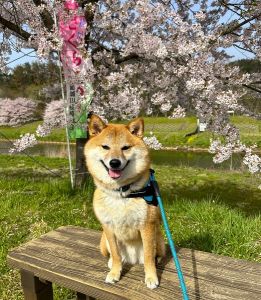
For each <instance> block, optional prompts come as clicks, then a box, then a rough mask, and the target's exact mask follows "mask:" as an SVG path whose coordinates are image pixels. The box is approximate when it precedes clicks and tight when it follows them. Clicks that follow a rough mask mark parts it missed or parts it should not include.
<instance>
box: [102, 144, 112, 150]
mask: <svg viewBox="0 0 261 300" xmlns="http://www.w3.org/2000/svg"><path fill="white" fill-rule="evenodd" d="M102 148H103V149H105V150H110V147H109V146H107V145H102Z"/></svg>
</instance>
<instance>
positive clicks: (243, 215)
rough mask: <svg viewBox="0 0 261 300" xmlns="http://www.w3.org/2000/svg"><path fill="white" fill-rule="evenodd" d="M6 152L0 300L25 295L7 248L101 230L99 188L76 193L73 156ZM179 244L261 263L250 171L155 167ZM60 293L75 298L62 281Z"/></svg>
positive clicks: (0, 184)
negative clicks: (73, 230) (72, 229)
mask: <svg viewBox="0 0 261 300" xmlns="http://www.w3.org/2000/svg"><path fill="white" fill-rule="evenodd" d="M36 159H37V160H38V161H40V162H41V163H42V164H44V165H46V166H48V167H49V168H50V169H51V170H52V171H53V172H57V173H58V174H60V175H62V177H55V176H54V175H53V174H50V173H49V172H48V171H46V170H43V169H39V166H38V165H37V164H35V162H33V161H31V160H30V158H27V157H24V156H8V155H1V156H0V166H1V167H0V207H1V209H0V237H1V243H0V274H1V276H0V299H2V300H20V299H23V298H22V293H21V290H20V288H19V275H18V272H17V271H14V270H10V269H9V268H8V267H7V265H6V254H7V251H8V250H9V249H11V248H13V247H15V246H17V245H19V244H21V243H23V242H25V241H27V240H30V239H32V238H34V237H37V236H39V235H40V234H42V233H45V232H47V231H49V230H50V229H52V228H57V227H58V226H61V225H66V224H72V225H80V226H85V227H89V228H94V229H100V225H99V224H98V222H97V221H96V219H95V216H94V214H93V211H92V204H91V194H92V191H93V187H92V185H91V184H89V185H88V186H87V187H86V188H85V189H83V190H79V191H72V190H71V188H70V185H69V179H68V175H67V171H68V170H67V161H66V159H57V158H55V159H54V158H44V157H36ZM154 169H155V170H156V172H157V179H158V181H159V184H160V187H161V192H162V196H163V199H164V202H165V208H166V211H167V215H168V218H169V222H170V227H171V231H172V233H173V237H174V239H175V242H176V244H177V245H179V246H182V247H188V248H194V249H199V250H203V251H208V252H213V253H218V254H222V255H228V256H232V257H236V258H244V259H248V260H252V261H259V262H261V232H260V228H261V215H260V212H261V202H260V199H261V191H260V190H258V188H257V185H258V179H257V178H256V177H253V176H251V175H250V174H248V173H238V172H222V171H211V170H208V171H207V170H203V169H192V168H186V167H185V168H175V167H167V166H158V165H154ZM55 299H59V300H66V299H72V298H71V293H70V292H68V291H66V290H64V289H61V288H59V287H56V289H55Z"/></svg>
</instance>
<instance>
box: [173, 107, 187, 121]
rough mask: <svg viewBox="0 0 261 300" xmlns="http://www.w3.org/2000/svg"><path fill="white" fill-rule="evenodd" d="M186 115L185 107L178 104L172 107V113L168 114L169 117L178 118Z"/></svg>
mask: <svg viewBox="0 0 261 300" xmlns="http://www.w3.org/2000/svg"><path fill="white" fill-rule="evenodd" d="M185 117H186V109H185V108H183V107H181V106H180V105H178V106H177V107H176V108H174V110H173V112H172V114H171V115H170V116H169V118H170V119H178V118H185Z"/></svg>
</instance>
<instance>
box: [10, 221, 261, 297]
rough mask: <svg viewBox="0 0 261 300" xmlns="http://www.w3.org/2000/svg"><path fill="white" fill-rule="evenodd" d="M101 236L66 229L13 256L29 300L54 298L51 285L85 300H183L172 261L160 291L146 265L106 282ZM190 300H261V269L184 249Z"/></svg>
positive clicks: (164, 267) (162, 269) (162, 268)
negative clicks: (149, 283) (148, 281)
mask: <svg viewBox="0 0 261 300" xmlns="http://www.w3.org/2000/svg"><path fill="white" fill-rule="evenodd" d="M99 239H100V232H97V231H94V230H89V229H85V228H81V227H74V226H66V227H60V228H58V229H57V230H54V231H51V232H49V233H47V234H45V235H43V236H41V237H40V238H38V239H35V240H32V241H30V242H28V243H26V244H24V245H22V246H20V247H18V248H16V249H14V250H13V251H11V252H10V253H9V255H8V264H9V265H10V266H12V267H15V268H19V269H20V270H21V281H22V287H23V290H24V295H25V299H28V300H33V299H35V300H36V299H37V300H49V299H53V293H52V282H53V283H56V284H58V285H60V286H63V287H66V288H69V289H71V290H74V291H76V292H77V297H78V300H80V299H104V300H111V299H131V300H135V299H142V300H146V299H157V300H158V299H162V300H163V299H164V300H165V299H171V300H174V299H177V300H179V299H182V295H181V292H180V288H179V283H178V279H177V273H176V270H175V267H174V265H173V261H172V259H171V257H170V255H169V254H168V255H167V257H166V258H165V259H164V260H163V261H162V262H161V263H159V264H158V267H157V270H158V276H159V279H160V286H159V288H158V289H155V290H150V289H148V288H147V287H146V286H145V284H144V271H143V266H139V265H137V266H132V267H128V266H126V268H125V269H124V270H123V274H122V278H121V280H120V281H119V282H118V283H116V284H114V285H111V284H106V283H105V282H104V279H105V276H106V273H107V271H108V268H107V260H106V259H105V258H103V257H102V255H101V254H100V252H99V250H98V245H99ZM178 255H179V258H180V263H181V265H182V269H183V273H184V277H185V281H186V284H187V287H188V292H189V296H190V299H191V300H193V299H199V300H203V299H206V300H210V299H219V300H220V299H236V300H240V299H242V300H243V299H244V300H254V299H256V300H260V299H261V264H258V263H253V262H247V261H243V260H237V259H233V258H230V257H225V256H219V255H214V254H210V253H205V252H201V251H195V250H192V249H183V248H182V249H179V251H178Z"/></svg>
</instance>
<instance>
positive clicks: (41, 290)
mask: <svg viewBox="0 0 261 300" xmlns="http://www.w3.org/2000/svg"><path fill="white" fill-rule="evenodd" d="M21 283H22V288H23V291H24V299H25V300H53V288H52V283H51V282H44V281H41V280H40V279H39V278H38V277H36V276H34V274H33V273H31V272H28V271H25V270H21Z"/></svg>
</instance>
